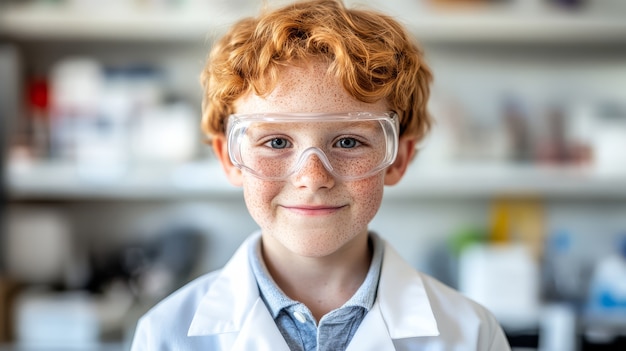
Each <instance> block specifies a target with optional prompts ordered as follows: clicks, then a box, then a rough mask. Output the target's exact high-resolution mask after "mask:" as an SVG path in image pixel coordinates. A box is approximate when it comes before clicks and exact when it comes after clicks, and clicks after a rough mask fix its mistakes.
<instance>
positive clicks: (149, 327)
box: [132, 270, 220, 350]
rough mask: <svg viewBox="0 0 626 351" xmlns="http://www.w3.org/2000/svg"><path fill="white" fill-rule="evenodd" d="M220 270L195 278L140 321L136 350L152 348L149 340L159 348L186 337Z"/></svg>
mask: <svg viewBox="0 0 626 351" xmlns="http://www.w3.org/2000/svg"><path fill="white" fill-rule="evenodd" d="M219 273H220V271H219V270H218V271H214V272H211V273H208V274H205V275H203V276H201V277H198V278H196V279H194V280H192V281H191V282H189V283H188V284H186V285H185V286H183V287H181V288H180V289H178V290H176V291H175V292H174V293H172V294H171V295H169V296H168V297H166V298H165V299H163V300H161V301H160V302H159V303H157V304H156V305H155V306H154V307H152V308H151V309H150V310H148V312H146V313H145V314H144V315H143V316H142V317H141V318H140V319H139V321H138V323H137V328H136V329H135V335H134V337H133V348H132V350H147V349H151V347H146V343H149V344H150V345H152V346H153V347H155V348H157V349H158V348H159V347H160V345H162V344H163V343H165V342H175V340H184V339H185V338H186V336H187V331H188V329H189V326H190V324H191V321H192V319H193V317H194V315H195V313H196V310H197V309H198V306H199V304H200V302H201V301H202V298H203V297H204V296H205V294H206V292H207V291H208V290H209V288H210V287H211V285H212V283H213V282H214V281H215V278H216V277H217V276H218V275H219ZM139 345H143V346H139Z"/></svg>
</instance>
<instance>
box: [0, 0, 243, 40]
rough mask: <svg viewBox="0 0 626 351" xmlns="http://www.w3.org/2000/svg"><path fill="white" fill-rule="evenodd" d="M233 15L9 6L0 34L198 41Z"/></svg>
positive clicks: (0, 16) (0, 13)
mask: <svg viewBox="0 0 626 351" xmlns="http://www.w3.org/2000/svg"><path fill="white" fill-rule="evenodd" d="M235 19H236V17H235V16H233V15H230V14H228V13H226V12H224V11H218V10H216V11H209V10H208V9H204V8H201V9H197V10H194V9H158V10H157V9H155V10H150V11H146V10H144V11H141V10H139V9H132V8H129V9H123V10H113V9H110V10H104V11H90V10H87V9H83V10H80V9H69V10H68V9H65V8H63V7H60V6H56V7H51V6H45V7H44V6H12V7H6V8H4V9H0V34H1V35H5V36H8V37H10V38H16V39H26V40H28V39H42V40H80V39H89V40H116V41H125V40H141V41H162V40H172V41H174V40H176V41H178V40H183V41H193V42H200V43H202V42H203V41H205V40H206V39H207V37H208V36H209V35H211V34H214V33H215V32H216V31H219V29H220V28H226V26H227V25H228V24H229V23H232V22H233V21H234V20H235Z"/></svg>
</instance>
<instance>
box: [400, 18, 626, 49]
mask: <svg viewBox="0 0 626 351" xmlns="http://www.w3.org/2000/svg"><path fill="white" fill-rule="evenodd" d="M408 25H409V27H410V28H411V29H412V30H413V32H414V33H416V34H417V37H418V38H419V39H420V40H422V41H426V42H484V43H498V42H502V43H508V44H522V43H534V44H584V45H587V44H594V45H597V44H616V43H621V44H624V43H626V21H624V20H623V16H607V15H600V14H584V13H570V12H564V11H537V12H532V11H529V12H521V13H514V12H512V11H511V10H506V11H504V10H500V11H484V10H482V11H463V12H451V13H434V14H432V13H427V14H420V15H418V16H415V17H410V18H409V19H408Z"/></svg>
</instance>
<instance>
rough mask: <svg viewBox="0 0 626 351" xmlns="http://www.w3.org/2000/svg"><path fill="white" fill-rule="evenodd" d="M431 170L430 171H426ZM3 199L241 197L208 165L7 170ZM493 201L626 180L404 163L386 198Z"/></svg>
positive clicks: (625, 191)
mask: <svg viewBox="0 0 626 351" xmlns="http://www.w3.org/2000/svg"><path fill="white" fill-rule="evenodd" d="M433 169H436V170H433ZM6 181H7V188H8V193H9V198H10V199H11V200H13V201H28V200H107V199H109V200H150V199H192V198H236V197H241V196H242V192H241V189H240V188H237V187H234V186H232V185H231V184H230V183H229V182H228V180H227V179H226V177H225V175H224V174H223V171H222V169H221V168H220V166H219V165H218V164H217V163H216V162H214V161H207V162H198V163H189V164H184V165H176V166H165V165H163V166H146V167H134V168H130V169H128V171H127V172H126V173H125V174H124V175H122V176H120V177H117V178H111V179H109V180H99V181H95V180H93V179H90V178H86V177H84V176H81V172H80V170H79V169H78V168H77V167H75V166H74V165H72V164H67V163H65V164H58V163H37V164H30V165H28V166H20V167H15V166H13V167H9V171H8V174H7V179H6ZM494 196H514V197H540V198H567V199H574V198H580V199H589V198H599V199H604V198H606V199H620V200H623V199H626V175H624V176H621V177H617V176H615V177H608V176H606V177H603V176H599V175H596V174H594V173H593V172H591V171H586V170H581V169H573V168H537V167H532V166H506V165H480V164H477V165H465V166H458V165H457V166H451V167H447V168H440V167H431V166H427V167H424V166H423V165H411V167H410V168H409V171H408V173H407V174H406V176H405V178H404V179H403V180H402V181H401V182H400V184H398V185H397V186H392V187H388V188H386V190H385V198H386V199H417V198H433V197H434V198H489V197H494Z"/></svg>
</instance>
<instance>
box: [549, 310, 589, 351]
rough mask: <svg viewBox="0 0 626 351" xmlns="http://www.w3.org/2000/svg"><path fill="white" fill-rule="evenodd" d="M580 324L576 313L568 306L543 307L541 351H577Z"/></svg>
mask: <svg viewBox="0 0 626 351" xmlns="http://www.w3.org/2000/svg"><path fill="white" fill-rule="evenodd" d="M579 349H580V346H579V345H578V322H577V317H576V311H575V310H574V308H572V307H571V306H569V305H566V304H553V305H547V306H543V307H542V312H541V322H540V329H539V351H577V350H579Z"/></svg>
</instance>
